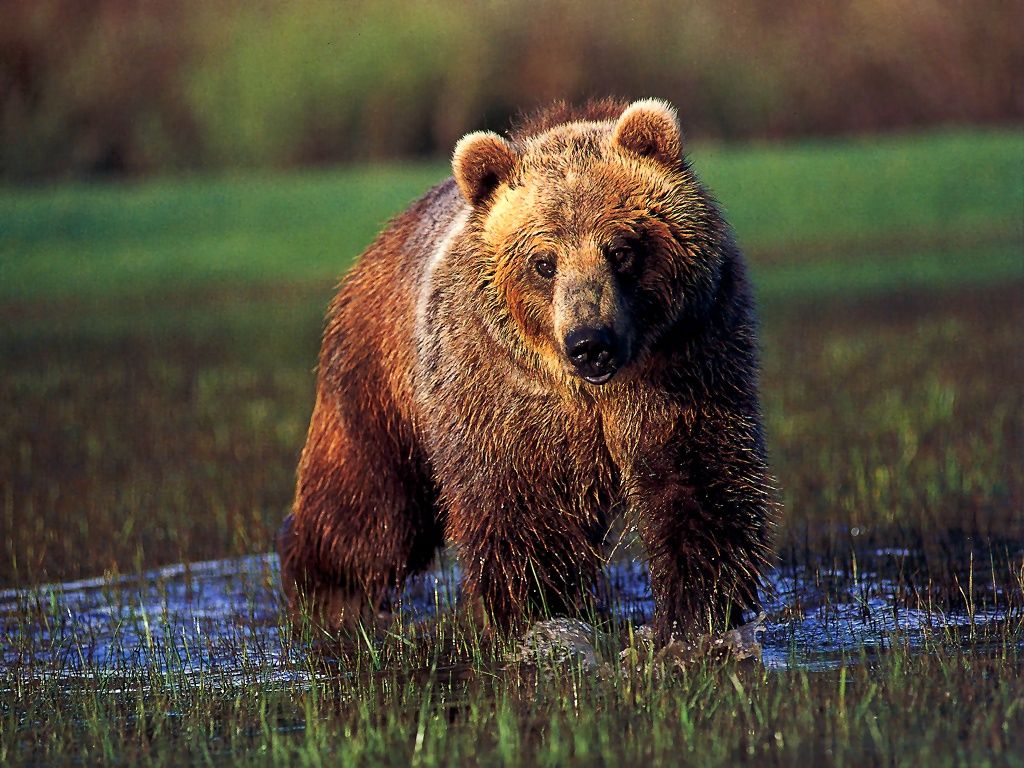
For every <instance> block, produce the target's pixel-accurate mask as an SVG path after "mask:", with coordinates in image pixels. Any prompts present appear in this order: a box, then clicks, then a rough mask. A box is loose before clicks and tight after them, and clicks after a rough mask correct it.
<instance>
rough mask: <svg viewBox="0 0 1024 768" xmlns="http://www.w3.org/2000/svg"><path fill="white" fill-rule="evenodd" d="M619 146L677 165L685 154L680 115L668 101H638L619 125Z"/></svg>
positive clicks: (617, 127)
mask: <svg viewBox="0 0 1024 768" xmlns="http://www.w3.org/2000/svg"><path fill="white" fill-rule="evenodd" d="M615 143H616V144H618V145H619V146H620V147H622V148H623V149H625V150H627V151H628V152H631V153H632V154H634V155H639V156H640V157H649V158H651V159H652V160H657V161H658V162H660V163H663V164H665V165H675V164H676V163H678V162H679V158H680V157H681V156H682V151H683V132H682V130H680V128H679V116H678V115H677V114H676V110H675V108H674V107H673V106H672V105H671V104H669V103H668V102H667V101H662V100H661V99H642V100H641V101H634V102H633V103H632V104H630V105H629V106H628V107H626V111H625V112H623V113H622V115H621V116H620V117H619V121H618V122H617V123H616V124H615Z"/></svg>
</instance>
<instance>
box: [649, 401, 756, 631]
mask: <svg viewBox="0 0 1024 768" xmlns="http://www.w3.org/2000/svg"><path fill="white" fill-rule="evenodd" d="M645 465H646V466H645V467H644V469H643V471H640V472H638V473H637V475H636V477H634V478H633V486H634V488H633V489H632V496H633V500H632V501H633V505H634V508H635V509H636V510H637V512H638V513H639V525H640V532H641V537H642V539H643V542H644V545H645V547H646V550H647V556H648V560H649V566H650V578H651V591H652V593H653V596H654V601H655V616H654V630H655V634H656V636H657V637H658V640H659V641H660V642H662V643H664V642H668V640H670V639H671V638H672V637H673V636H686V635H694V634H699V633H705V632H709V631H717V630H719V629H722V628H723V627H728V626H737V625H738V624H739V623H740V622H741V618H742V611H743V610H744V609H754V608H756V607H757V605H758V594H757V591H758V587H759V586H761V585H762V584H763V577H764V574H765V572H766V570H767V569H768V567H769V564H770V559H771V553H770V549H769V545H768V538H769V536H768V534H769V531H770V528H771V525H772V518H773V514H774V509H775V502H774V497H773V492H774V491H773V486H772V481H771V477H770V475H769V473H768V468H767V463H766V461H765V452H764V447H763V441H762V438H761V431H760V426H759V424H758V420H757V418H756V415H745V414H729V413H714V414H705V415H704V418H702V420H701V422H700V423H699V424H697V425H696V426H695V428H694V429H692V430H686V433H685V434H680V435H678V436H677V439H674V440H673V441H671V442H670V444H669V445H668V446H667V447H666V448H665V449H664V451H663V453H662V454H661V455H659V456H656V457H653V458H651V459H649V460H648V461H647V462H645Z"/></svg>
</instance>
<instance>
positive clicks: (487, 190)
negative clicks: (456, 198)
mask: <svg viewBox="0 0 1024 768" xmlns="http://www.w3.org/2000/svg"><path fill="white" fill-rule="evenodd" d="M517 160H518V156H517V155H516V151H515V150H514V149H513V148H512V145H511V144H509V143H508V142H507V141H505V139H503V138H501V136H499V135H498V134H496V133H492V132H491V131H476V132H474V133H467V134H466V135H465V136H463V137H462V138H461V139H459V143H458V144H456V145H455V151H454V152H453V153H452V173H453V174H454V176H455V182H456V183H457V184H458V185H459V191H460V192H462V196H463V197H464V198H466V202H468V203H469V204H470V205H474V206H477V205H480V204H481V203H484V202H486V201H487V199H488V198H489V197H490V196H491V195H492V194H493V192H494V190H495V189H497V188H498V185H499V184H501V183H502V182H504V181H508V179H509V177H511V175H512V171H513V170H515V167H516V161H517Z"/></svg>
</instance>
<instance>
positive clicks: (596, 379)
mask: <svg viewBox="0 0 1024 768" xmlns="http://www.w3.org/2000/svg"><path fill="white" fill-rule="evenodd" d="M614 375H615V370H614V369H612V370H610V371H605V372H604V373H601V374H594V375H588V374H585V373H581V374H580V378H581V379H583V380H584V381H585V382H587V383H588V384H594V385H597V386H600V385H601V384H605V383H607V382H608V381H610V380H611V378H612V376H614Z"/></svg>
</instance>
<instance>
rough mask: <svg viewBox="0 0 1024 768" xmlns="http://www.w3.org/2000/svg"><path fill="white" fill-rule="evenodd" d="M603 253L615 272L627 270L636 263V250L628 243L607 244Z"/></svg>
mask: <svg viewBox="0 0 1024 768" xmlns="http://www.w3.org/2000/svg"><path fill="white" fill-rule="evenodd" d="M604 253H605V256H606V257H607V258H608V260H609V261H610V262H611V263H612V266H613V267H615V271H616V272H629V271H630V270H631V269H633V266H634V264H636V251H635V250H633V247H632V246H630V245H626V244H616V245H609V246H608V247H607V248H605V251H604Z"/></svg>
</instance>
